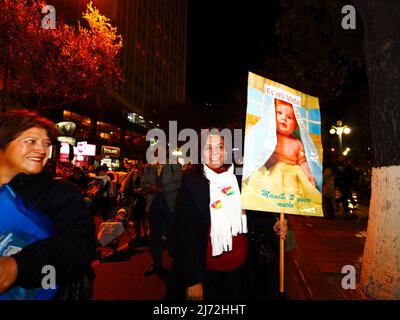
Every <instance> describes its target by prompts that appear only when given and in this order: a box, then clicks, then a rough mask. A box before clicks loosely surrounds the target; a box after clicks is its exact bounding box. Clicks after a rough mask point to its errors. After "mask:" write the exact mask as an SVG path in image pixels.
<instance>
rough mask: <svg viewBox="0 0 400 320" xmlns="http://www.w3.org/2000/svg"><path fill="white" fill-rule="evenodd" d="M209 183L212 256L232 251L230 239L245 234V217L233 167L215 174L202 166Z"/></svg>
mask: <svg viewBox="0 0 400 320" xmlns="http://www.w3.org/2000/svg"><path fill="white" fill-rule="evenodd" d="M204 173H205V176H206V177H207V179H208V180H209V181H210V213H211V234H210V235H211V247H212V256H218V255H220V254H222V253H223V252H224V251H232V237H234V236H237V235H238V234H240V233H247V220H246V215H245V214H242V209H241V197H240V190H239V184H238V182H237V179H236V176H235V175H234V174H233V165H232V166H230V167H229V169H228V170H227V171H225V172H222V173H216V172H214V171H213V170H211V169H210V168H208V167H207V166H206V165H204Z"/></svg>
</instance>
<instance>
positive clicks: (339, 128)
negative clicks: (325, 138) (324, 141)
mask: <svg viewBox="0 0 400 320" xmlns="http://www.w3.org/2000/svg"><path fill="white" fill-rule="evenodd" d="M350 131H351V130H350V128H349V127H348V126H346V125H342V121H340V120H339V121H337V122H336V126H332V128H331V130H329V133H330V134H335V133H336V134H337V135H338V138H339V154H340V155H342V153H343V150H342V134H343V133H344V134H349V133H350Z"/></svg>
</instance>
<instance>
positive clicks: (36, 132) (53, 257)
mask: <svg viewBox="0 0 400 320" xmlns="http://www.w3.org/2000/svg"><path fill="white" fill-rule="evenodd" d="M57 135H58V129H57V127H56V126H55V125H54V124H53V123H52V122H51V121H50V120H48V119H46V118H43V117H41V116H39V115H38V114H36V113H34V112H31V111H28V110H12V111H8V112H5V113H0V187H2V186H3V185H6V184H8V186H10V187H11V188H12V189H13V190H14V191H15V192H16V194H17V195H19V196H20V197H21V198H22V199H23V200H24V201H25V202H26V203H27V204H30V205H33V206H35V207H36V208H37V209H38V210H39V211H40V212H41V213H43V214H44V215H47V216H48V217H49V218H50V219H51V220H52V221H53V223H54V229H55V235H54V236H51V237H48V238H45V239H43V240H39V241H36V242H33V243H32V244H30V245H27V246H25V247H23V248H22V250H21V251H19V252H18V253H15V254H13V255H12V256H8V257H0V294H1V293H4V292H6V291H7V290H8V289H9V288H11V287H12V286H14V285H16V286H20V287H23V288H26V289H30V288H36V287H41V282H42V279H43V276H44V275H43V274H42V268H43V267H44V266H46V265H51V266H53V267H54V268H55V270H56V283H57V284H58V285H59V287H60V288H62V287H63V286H67V285H69V284H71V283H73V282H75V281H77V280H78V279H79V278H80V277H81V275H82V272H83V271H84V270H87V269H88V267H89V266H90V262H91V261H92V259H93V258H94V255H95V247H96V241H95V230H94V224H93V221H92V217H91V215H90V212H89V210H88V208H87V207H86V206H85V203H84V201H83V199H82V196H81V195H80V193H79V191H78V189H77V188H76V187H75V186H74V185H73V184H72V183H70V182H68V181H63V180H54V179H52V176H51V174H50V173H48V172H46V171H44V170H43V168H44V167H45V165H46V162H47V160H48V158H49V153H50V146H51V145H52V142H53V141H54V140H55V139H56V137H57ZM0 206H1V204H0Z"/></svg>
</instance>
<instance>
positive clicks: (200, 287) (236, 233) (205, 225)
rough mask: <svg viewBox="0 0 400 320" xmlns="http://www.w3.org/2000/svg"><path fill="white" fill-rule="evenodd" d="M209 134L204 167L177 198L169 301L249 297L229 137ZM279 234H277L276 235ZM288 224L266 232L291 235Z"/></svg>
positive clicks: (185, 181) (187, 177) (188, 173)
mask: <svg viewBox="0 0 400 320" xmlns="http://www.w3.org/2000/svg"><path fill="white" fill-rule="evenodd" d="M212 132H213V131H204V133H203V136H202V139H201V140H202V142H203V143H202V145H201V148H200V150H201V152H202V155H203V164H199V165H193V166H192V168H190V169H188V170H185V172H184V174H183V176H182V180H181V186H180V188H179V191H178V195H177V199H176V216H175V229H174V232H175V236H176V255H175V256H174V261H173V266H172V272H171V278H170V281H169V285H168V288H167V293H166V298H167V299H185V298H186V299H188V300H203V299H204V300H215V299H243V298H248V297H249V295H248V280H247V275H248V274H247V272H246V271H247V266H246V262H247V254H248V242H247V235H246V233H247V222H246V214H245V212H244V211H243V210H242V209H241V198H240V189H239V182H238V180H237V177H236V176H235V175H234V173H233V165H229V164H226V161H225V160H227V159H226V150H225V146H224V139H223V137H222V136H220V135H219V134H214V133H212ZM274 231H275V232H274ZM286 231H287V226H286V221H285V222H284V224H282V225H281V223H280V222H279V221H275V223H274V224H272V225H271V228H270V229H269V230H265V232H269V233H272V234H273V235H274V234H275V233H276V234H278V235H281V236H282V237H283V238H284V237H285V236H286Z"/></svg>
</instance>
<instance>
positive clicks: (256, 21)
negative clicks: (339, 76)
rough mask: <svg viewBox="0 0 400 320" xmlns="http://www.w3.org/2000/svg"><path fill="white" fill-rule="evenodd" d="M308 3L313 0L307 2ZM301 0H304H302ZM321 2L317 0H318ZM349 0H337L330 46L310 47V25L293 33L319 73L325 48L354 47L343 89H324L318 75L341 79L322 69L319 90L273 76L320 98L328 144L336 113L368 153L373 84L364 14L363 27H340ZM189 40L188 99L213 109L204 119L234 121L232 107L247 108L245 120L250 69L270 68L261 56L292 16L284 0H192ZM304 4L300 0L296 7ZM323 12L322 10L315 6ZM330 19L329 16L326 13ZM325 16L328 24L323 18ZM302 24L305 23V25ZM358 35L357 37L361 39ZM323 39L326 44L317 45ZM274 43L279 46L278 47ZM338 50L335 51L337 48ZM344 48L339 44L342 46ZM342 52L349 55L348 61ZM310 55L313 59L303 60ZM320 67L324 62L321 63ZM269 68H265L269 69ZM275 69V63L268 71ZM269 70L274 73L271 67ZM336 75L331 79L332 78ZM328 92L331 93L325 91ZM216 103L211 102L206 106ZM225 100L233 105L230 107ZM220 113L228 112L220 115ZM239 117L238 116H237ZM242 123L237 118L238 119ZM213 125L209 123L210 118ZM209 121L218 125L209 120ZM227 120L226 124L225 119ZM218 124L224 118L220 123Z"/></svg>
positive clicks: (352, 140) (278, 60)
mask: <svg viewBox="0 0 400 320" xmlns="http://www.w3.org/2000/svg"><path fill="white" fill-rule="evenodd" d="M306 2H307V1H306ZM293 3H296V4H297V6H298V5H299V4H298V3H297V2H296V1H294V2H293ZM316 3H318V1H317V2H316ZM343 4H347V2H346V1H344V0H338V2H337V3H336V4H335V5H337V6H338V7H337V8H335V9H334V11H333V12H331V15H330V16H329V19H330V20H328V22H329V23H332V24H333V26H334V28H336V30H335V31H334V34H335V33H337V35H338V37H337V39H336V40H337V41H336V44H335V43H328V44H327V46H325V47H324V46H322V47H321V46H319V47H316V48H312V46H311V44H312V41H310V40H309V38H308V36H309V35H308V34H307V33H305V32H304V30H297V29H294V30H293V32H295V33H297V34H298V35H300V37H301V40H303V39H304V41H302V43H301V44H302V45H304V50H305V51H304V53H305V55H306V56H309V57H308V62H307V64H305V65H304V66H305V67H306V68H307V69H308V70H309V72H311V75H312V76H314V73H313V67H314V63H315V65H318V66H320V67H321V61H323V60H321V61H320V60H319V59H320V58H321V57H323V56H324V54H325V53H329V52H331V51H334V50H336V47H335V45H336V46H337V47H340V46H342V47H346V48H351V50H352V51H353V52H352V54H353V55H355V56H358V57H359V60H360V65H359V66H357V67H352V68H351V69H349V71H348V73H347V74H346V75H345V82H344V83H343V85H342V87H341V91H340V93H338V94H334V95H329V94H328V95H326V96H320V95H319V92H318V89H319V81H322V80H326V81H325V82H328V86H330V85H331V84H332V86H333V85H337V82H335V80H333V79H331V78H330V76H329V74H326V78H325V74H324V75H323V76H322V77H324V78H325V79H321V78H317V79H313V83H314V85H313V87H314V89H309V88H304V87H302V79H301V78H297V79H296V78H295V79H294V80H293V79H292V82H291V83H287V82H285V81H283V80H282V81H280V80H281V79H279V76H280V74H278V75H277V74H274V75H271V77H270V79H271V80H274V81H277V82H280V83H282V84H285V85H287V86H289V87H292V88H294V89H297V90H300V91H302V92H304V93H306V94H310V95H313V96H316V97H318V98H319V99H320V108H321V117H322V126H323V128H322V129H323V133H324V137H323V140H324V144H325V146H326V147H327V148H329V149H330V147H331V146H335V144H336V140H335V138H336V137H333V136H331V135H329V129H330V128H331V125H334V124H336V121H337V120H343V122H344V123H346V124H349V125H350V126H351V127H352V134H351V137H350V136H349V137H346V139H347V140H348V141H347V142H348V143H349V145H352V146H355V145H360V146H361V147H360V152H359V154H360V155H361V154H362V157H363V158H364V157H367V156H368V155H367V154H366V152H367V151H366V150H367V146H368V145H369V139H370V134H369V115H368V84H367V78H366V71H365V66H364V65H363V51H362V37H363V31H362V25H361V20H358V27H357V30H355V31H343V30H342V28H341V19H342V17H343V15H342V13H341V10H340V9H341V6H342V5H343ZM188 6H189V7H188V42H187V84H186V87H187V88H186V89H187V90H186V91H187V100H188V102H189V104H191V105H193V107H194V108H195V109H196V110H202V111H201V112H202V113H204V112H205V111H204V110H206V109H208V110H207V111H206V112H207V116H205V118H206V119H211V118H213V117H214V116H215V117H218V114H217V112H218V111H219V112H220V118H224V119H223V120H226V119H228V120H226V121H227V122H229V119H230V118H232V114H231V111H232V112H233V111H237V112H241V113H242V114H241V115H240V114H239V117H241V118H242V122H244V118H245V109H246V101H245V99H246V93H247V74H248V72H249V71H252V72H255V73H258V74H260V75H263V74H261V73H259V72H258V70H260V69H261V70H265V65H264V66H262V63H261V64H260V62H261V60H262V59H263V58H265V57H266V56H268V52H271V51H274V52H275V53H276V52H277V51H276V48H277V46H278V45H279V43H278V42H279V40H278V38H277V36H276V30H277V22H278V21H282V23H283V24H286V25H287V24H288V23H291V22H290V20H289V21H288V20H286V19H282V18H281V15H282V13H281V3H280V1H279V0H268V1H262V2H260V1H257V2H256V1H251V2H250V1H246V2H244V1H241V2H238V3H236V2H229V1H209V0H207V1H196V0H189V1H188ZM298 9H299V7H296V10H298ZM316 12H318V11H316ZM312 13H313V14H314V16H313V17H309V16H307V15H305V16H304V17H303V16H301V15H300V18H301V19H304V20H307V19H314V21H313V22H312V23H314V22H315V21H321V25H318V23H317V24H316V25H315V27H316V28H318V29H319V30H318V32H319V33H320V34H324V33H325V32H328V31H329V30H325V29H324V28H328V26H327V24H326V23H325V22H326V21H327V20H326V16H325V15H324V14H321V16H320V17H319V16H318V13H315V12H312ZM324 19H325V20H324ZM324 23H325V24H324ZM301 27H302V26H301V24H300V26H299V28H300V29H301ZM355 40H356V41H355ZM319 45H320V44H319ZM272 49H273V50H272ZM331 49H334V50H331ZM339 51H340V50H339ZM343 59H344V60H343ZM305 60H307V59H305ZM343 61H346V57H344V58H343V57H342V58H338V60H337V61H335V60H334V59H333V60H332V61H331V62H332V63H333V64H331V65H329V66H327V69H328V67H330V68H332V69H335V68H336V67H335V64H336V63H337V64H338V65H339V64H341V63H343ZM272 63H276V64H285V63H286V61H284V60H283V59H282V58H281V56H279V54H278V55H276V56H274V57H272ZM322 67H324V65H323V64H322ZM263 68H264V69H263ZM267 72H269V70H268V71H267ZM268 75H269V73H268ZM330 82H331V83H330ZM236 93H239V94H241V95H242V96H243V97H244V98H243V100H244V101H242V102H241V103H240V104H239V105H238V104H237V103H236V105H235V101H234V99H233V97H232V96H233V95H235V94H236ZM325 93H326V92H325ZM206 103H211V104H212V105H211V107H207V106H205V105H206ZM227 106H228V110H229V112H228V113H227V112H226V110H227ZM221 114H222V115H221ZM236 118H238V116H237V115H236ZM236 123H237V122H236ZM207 124H208V123H207ZM211 125H215V124H214V123H211ZM223 125H224V123H222V126H223ZM217 126H221V125H219V123H217Z"/></svg>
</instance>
